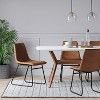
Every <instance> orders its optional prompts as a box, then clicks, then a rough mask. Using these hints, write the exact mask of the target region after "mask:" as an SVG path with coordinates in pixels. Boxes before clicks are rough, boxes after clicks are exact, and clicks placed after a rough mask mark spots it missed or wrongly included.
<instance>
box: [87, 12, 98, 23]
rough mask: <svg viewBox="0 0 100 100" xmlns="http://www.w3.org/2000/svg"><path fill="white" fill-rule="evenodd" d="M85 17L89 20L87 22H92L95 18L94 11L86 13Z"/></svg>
mask: <svg viewBox="0 0 100 100" xmlns="http://www.w3.org/2000/svg"><path fill="white" fill-rule="evenodd" d="M87 18H88V21H89V22H94V21H95V18H96V15H95V13H94V12H92V11H91V12H90V13H89V14H88V16H87Z"/></svg>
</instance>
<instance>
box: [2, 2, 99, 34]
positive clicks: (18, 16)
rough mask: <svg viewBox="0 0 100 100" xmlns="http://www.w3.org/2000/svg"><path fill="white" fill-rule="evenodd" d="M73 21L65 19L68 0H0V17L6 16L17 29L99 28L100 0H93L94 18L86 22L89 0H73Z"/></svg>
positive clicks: (71, 30)
mask: <svg viewBox="0 0 100 100" xmlns="http://www.w3.org/2000/svg"><path fill="white" fill-rule="evenodd" d="M73 10H74V12H75V13H76V14H77V21H76V22H75V23H66V15H67V14H68V13H69V11H70V0H0V17H1V18H6V19H8V21H10V22H11V24H12V25H13V26H14V27H15V28H16V29H17V31H18V32H20V33H84V32H86V29H87V28H89V29H90V31H91V32H93V33H94V32H96V33H99V32H100V28H99V26H100V0H93V11H94V12H95V13H96V15H97V17H96V21H95V22H93V23H89V22H88V21H87V13H88V12H89V11H90V0H73Z"/></svg>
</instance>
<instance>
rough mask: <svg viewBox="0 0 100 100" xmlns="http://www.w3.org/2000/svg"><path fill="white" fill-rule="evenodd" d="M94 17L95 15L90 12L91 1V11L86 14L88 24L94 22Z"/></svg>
mask: <svg viewBox="0 0 100 100" xmlns="http://www.w3.org/2000/svg"><path fill="white" fill-rule="evenodd" d="M95 17H96V15H95V13H94V12H93V10H92V0H91V11H90V13H88V16H87V19H88V21H89V22H93V21H95Z"/></svg>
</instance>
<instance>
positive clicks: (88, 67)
mask: <svg viewBox="0 0 100 100" xmlns="http://www.w3.org/2000/svg"><path fill="white" fill-rule="evenodd" d="M99 69H100V49H86V50H85V52H84V55H83V60H82V62H81V65H80V71H84V72H93V71H97V70H99Z"/></svg>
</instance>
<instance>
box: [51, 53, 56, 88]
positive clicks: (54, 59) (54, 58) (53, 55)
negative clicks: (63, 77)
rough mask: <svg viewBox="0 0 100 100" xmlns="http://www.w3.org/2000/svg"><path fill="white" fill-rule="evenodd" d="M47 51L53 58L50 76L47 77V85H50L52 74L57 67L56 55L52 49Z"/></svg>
mask: <svg viewBox="0 0 100 100" xmlns="http://www.w3.org/2000/svg"><path fill="white" fill-rule="evenodd" d="M49 53H50V55H51V57H52V59H53V62H54V65H53V67H52V70H51V74H50V77H49V87H51V84H52V82H53V79H54V75H55V72H56V68H57V59H56V56H55V54H54V52H53V51H49Z"/></svg>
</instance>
